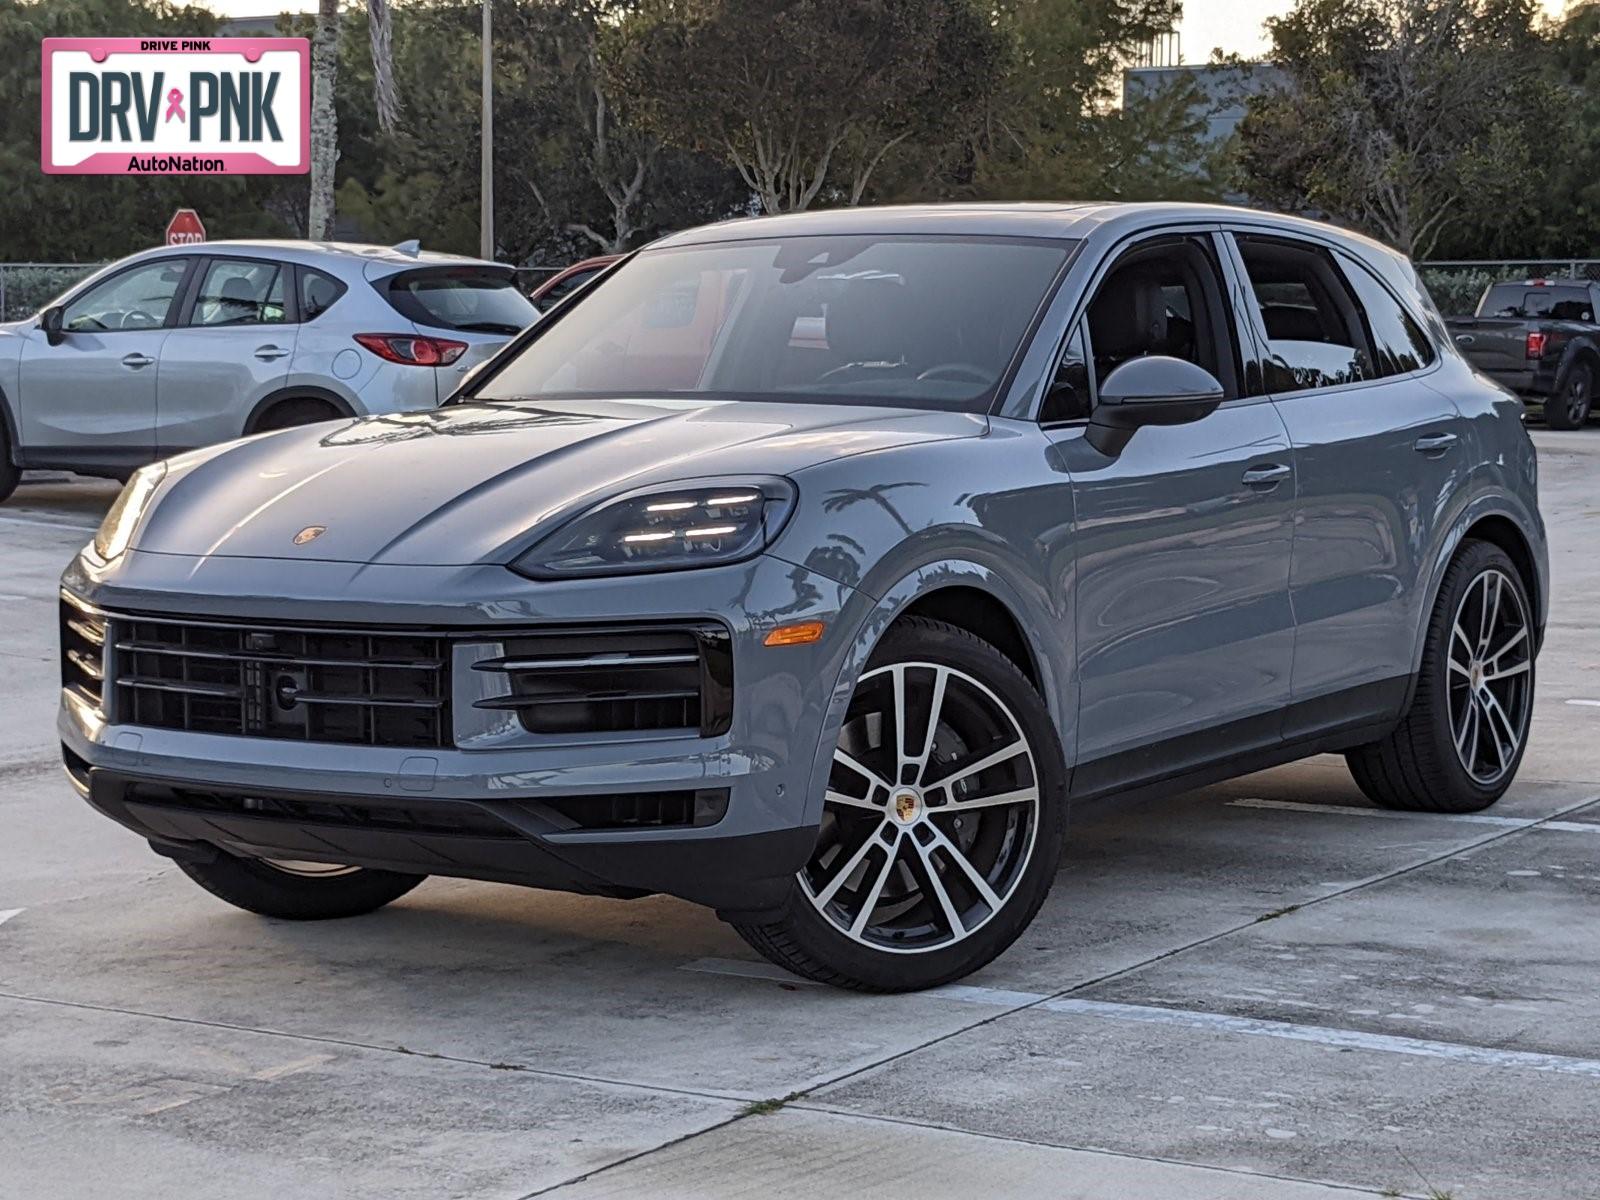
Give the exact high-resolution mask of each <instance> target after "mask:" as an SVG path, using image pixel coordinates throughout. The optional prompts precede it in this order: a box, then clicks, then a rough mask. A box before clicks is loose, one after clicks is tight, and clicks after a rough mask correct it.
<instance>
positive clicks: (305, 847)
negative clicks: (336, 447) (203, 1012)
mask: <svg viewBox="0 0 1600 1200" xmlns="http://www.w3.org/2000/svg"><path fill="white" fill-rule="evenodd" d="M63 587H64V590H65V591H66V592H67V593H68V594H69V595H71V596H73V597H76V598H77V599H79V600H81V601H82V602H84V603H86V604H88V605H91V606H94V607H95V608H98V609H102V610H106V611H109V612H111V613H112V614H139V615H141V616H172V617H178V616H182V617H200V618H211V619H217V618H227V619H229V620H250V621H260V622H303V623H309V622H338V623H343V624H356V623H360V624H364V625H372V626H375V627H378V626H398V627H407V626H410V627H415V626H422V625H426V626H429V627H438V628H445V629H452V628H454V629H458V630H470V631H471V632H472V635H473V636H474V637H476V636H478V635H479V634H480V633H481V634H482V635H483V636H493V634H494V632H495V631H496V630H497V629H499V628H504V629H506V630H511V629H516V630H526V629H529V628H540V629H547V628H549V629H559V628H561V627H562V626H563V625H566V624H577V623H586V624H593V623H595V622H597V621H606V622H618V623H620V622H626V621H641V620H655V621H659V620H661V619H663V618H671V619H674V620H676V619H680V618H681V619H683V620H704V619H710V620H715V621H719V622H721V623H723V624H725V625H726V626H727V627H728V629H729V630H730V632H731V634H732V658H733V679H734V697H735V700H734V709H733V719H732V722H731V726H730V727H729V728H728V729H727V731H726V732H725V733H722V734H720V735H718V736H712V737H705V736H698V735H695V734H692V733H691V734H689V735H673V736H668V735H663V734H659V733H656V734H650V735H644V736H637V737H627V736H622V735H618V734H612V735H607V736H595V735H573V736H571V737H563V736H561V735H545V736H541V737H521V736H518V737H511V738H509V739H507V738H498V739H497V738H476V739H474V738H468V739H466V742H467V744H468V745H469V746H471V747H472V748H462V746H461V744H459V743H458V742H457V740H456V739H451V744H449V745H445V746H440V747H438V748H433V747H427V748H418V747H395V746H383V745H352V744H332V743H324V742H314V741H300V740H284V739H281V738H271V737H251V736H239V735H236V734H222V733H203V732H195V731H192V730H188V729H172V728H159V727H155V726H151V725H138V724H133V723H131V722H125V721H119V720H118V717H117V711H116V710H117V704H116V702H114V701H113V702H112V703H111V704H110V705H109V711H108V709H107V708H106V707H102V706H101V705H99V704H96V703H95V702H93V701H92V699H90V698H86V697H85V696H83V695H81V694H79V693H78V692H77V691H75V690H72V689H66V690H64V691H63V693H62V706H61V711H60V717H59V721H58V728H59V732H60V735H61V740H62V744H63V755H64V758H65V760H66V765H67V769H68V774H69V776H71V777H72V779H73V782H74V784H75V785H76V786H77V788H78V789H79V791H80V793H82V794H83V795H84V796H85V798H86V799H88V800H89V802H90V803H91V804H92V805H93V806H94V807H95V808H97V809H99V810H100V811H101V812H103V813H105V814H106V815H107V816H110V817H112V818H113V819H114V820H117V821H119V822H120V823H122V824H123V825H125V826H127V827H128V828H129V829H132V830H133V831H135V832H136V833H139V834H140V835H141V836H143V837H146V838H148V839H150V841H151V842H152V844H153V845H154V846H155V847H156V848H157V849H159V850H161V851H162V852H163V853H168V854H170V855H173V856H175V857H183V856H186V855H187V856H194V855H202V856H203V855H207V854H213V853H215V852H216V851H217V850H218V849H220V850H223V851H226V852H228V853H233V854H238V855H242V856H246V857H259V858H277V859H294V860H310V861H320V862H337V863H348V864H351V865H356V866H367V867H375V868H383V869H389V870H397V871H407V872H415V873H422V874H440V875H456V876H461V877H466V878H475V879H487V880H497V881H502V882H508V883H518V884H526V885H531V886H537V887H549V888H558V889H562V890H568V891H578V892H593V893H600V894H607V895H639V894H645V893H651V892H664V893H667V894H671V895H675V896H680V897H682V898H684V899H687V900H691V901H694V902H696V903H701V904H706V905H709V906H711V907H713V908H716V909H718V910H719V911H722V912H724V913H752V912H767V911H771V910H773V909H775V908H777V907H779V906H781V904H782V903H783V901H784V898H785V897H786V896H787V894H788V892H789V889H790V886H791V882H792V880H793V877H794V873H795V872H796V871H798V870H799V869H800V867H801V866H803V865H804V862H805V860H806V857H807V855H808V854H809V852H810V848H811V846H812V844H813V842H814V840H815V836H816V827H817V822H818V820H819V818H820V808H821V791H822V789H823V787H824V786H825V783H826V771H827V768H826V763H827V756H826V755H824V754H822V753H821V751H820V748H821V747H822V746H825V745H826V746H831V745H832V738H833V737H834V736H836V734H837V730H831V729H828V728H827V727H826V726H827V725H828V721H829V713H830V711H833V710H834V709H835V708H836V705H835V704H834V699H835V692H836V689H837V688H838V686H839V679H840V675H841V670H842V664H843V661H844V658H845V656H846V654H847V652H848V650H849V648H850V644H851V642H852V640H853V639H852V631H853V630H854V629H855V628H856V627H857V626H858V625H859V624H860V621H861V619H862V617H863V616H864V613H865V610H866V608H867V605H868V601H867V598H866V597H865V596H864V595H863V594H860V593H855V592H853V591H851V590H850V589H848V588H845V587H843V586H842V585H839V584H837V583H833V582H832V581H829V580H826V579H824V578H822V577H820V576H816V575H814V574H813V573H811V572H809V571H806V570H804V569H803V568H798V567H795V566H793V565H791V564H789V563H787V562H783V561H781V560H777V559H772V558H769V557H761V558H758V559H755V560H753V561H751V562H748V563H742V564H737V565H734V566H731V567H727V568H719V569H715V570H709V571H700V572H684V573H681V574H677V575H671V576H665V575H664V576H654V577H638V578H632V579H609V580H605V581H585V582H582V583H579V582H573V583H561V584H542V583H534V582H532V581H529V580H525V579H522V578H521V577H519V576H516V575H514V574H512V573H511V572H509V571H506V570H505V569H504V568H502V567H494V566H478V567H470V568H455V567H412V568H371V567H368V568H362V567H360V566H357V565H353V564H342V563H330V562H295V563H292V564H289V563H285V562H283V561H282V560H241V559H234V560H229V561H226V562H218V561H216V560H201V559H182V558H178V557H177V556H169V555H149V554H140V553H139V552H136V551H135V552H130V553H129V554H128V555H126V556H125V559H124V561H123V562H121V563H119V564H117V565H116V566H114V567H112V568H99V567H97V566H96V565H95V564H93V563H92V562H89V561H87V560H85V559H82V558H80V559H79V560H78V561H77V562H76V563H75V564H74V565H73V566H72V567H71V568H69V570H68V572H67V574H66V576H65V578H64V580H63ZM286 592H287V593H288V594H285V593H286ZM804 620H818V621H822V622H824V626H825V630H826V632H825V634H824V636H823V638H822V639H821V640H820V641H818V642H816V643H814V644H811V645H806V646H785V647H781V648H771V647H767V646H765V645H764V644H763V638H764V636H765V633H766V631H768V630H769V629H771V628H772V627H774V626H776V625H779V624H788V623H791V622H795V621H804ZM111 667H112V663H111V660H110V658H109V657H108V660H107V668H108V672H107V673H108V678H107V682H106V687H107V688H108V689H114V688H115V672H114V670H112V669H111ZM458 729H459V726H458ZM607 812H622V813H625V814H629V817H628V819H627V821H626V823H624V824H622V825H616V826H611V827H607V826H606V824H605V818H604V817H603V816H601V817H600V818H598V821H599V824H598V825H597V824H596V818H595V817H594V816H593V814H594V813H601V814H604V813H607ZM641 812H643V813H644V814H645V815H646V820H645V823H640V820H639V815H640V813H641ZM662 813H666V814H668V815H669V816H673V815H675V817H676V819H675V821H673V822H671V823H661V822H660V821H659V820H658V821H657V823H655V824H649V823H648V821H649V816H650V814H655V815H656V816H657V817H659V816H660V815H661V814H662ZM574 815H576V816H577V820H573V819H572V818H573V816H574Z"/></svg>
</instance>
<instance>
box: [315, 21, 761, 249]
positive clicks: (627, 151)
mask: <svg viewBox="0 0 1600 1200" xmlns="http://www.w3.org/2000/svg"><path fill="white" fill-rule="evenodd" d="M624 7H625V6H624V5H623V4H621V3H617V2H615V0H496V4H495V10H494V11H495V27H496V39H495V110H496V114H497V119H496V122H495V201H496V212H495V229H496V240H497V241H498V243H499V247H500V253H501V255H502V256H503V257H506V258H509V259H511V260H512V261H515V262H530V261H531V262H539V263H555V262H565V261H567V260H570V259H573V258H577V257H581V256H584V255H589V254H595V253H597V252H600V251H607V252H614V251H617V250H623V249H628V248H631V247H632V246H636V245H638V244H639V243H640V242H641V241H644V240H647V239H648V238H650V237H653V236H656V235H657V234H659V233H661V232H664V231H666V230H670V229H677V228H682V227H684V226H687V225H694V224H699V223H701V222H703V221H707V220H713V219H716V218H718V217H722V216H727V215H729V214H730V213H732V212H734V211H736V210H737V209H738V208H739V207H740V205H741V204H744V205H747V204H748V200H749V193H748V192H747V191H745V190H743V189H742V187H741V186H740V183H739V179H738V176H737V175H736V174H735V173H734V172H733V171H732V170H731V169H730V168H727V167H725V166H723V165H721V164H719V163H717V162H716V161H715V160H713V159H711V158H710V157H709V156H707V155H702V154H695V153H692V152H685V151H681V150H678V149H675V148H672V147H663V146H662V145H661V144H660V142H659V140H658V139H656V138H654V137H653V136H652V135H647V134H640V133H638V132H636V131H635V130H634V129H633V128H632V127H631V126H630V125H629V124H627V122H626V121H625V116H626V106H625V104H624V103H623V102H622V101H621V100H619V99H618V98H617V97H615V96H614V95H613V94H612V93H611V92H610V91H609V90H607V88H606V87H605V81H604V80H603V78H602V77H601V76H600V75H599V74H598V73H597V72H596V71H595V69H594V57H593V47H594V38H595V31H596V28H597V27H598V26H599V25H600V24H601V23H602V22H603V21H610V20H615V19H620V18H621V15H622V13H623V11H624ZM480 11H481V10H480V9H479V6H478V0H440V2H436V3H433V4H428V5H420V4H417V5H407V6H405V7H401V8H398V9H397V10H396V13H395V19H396V36H395V73H396V82H397V86H398V88H399V90H400V91H401V93H402V94H404V95H406V96H411V97H416V98H417V100H416V102H415V103H413V104H411V105H410V106H409V108H408V110H407V116H406V120H405V121H404V122H403V123H402V125H401V126H400V127H399V128H398V129H397V130H396V131H395V132H394V133H393V134H392V135H387V134H384V133H383V132H382V130H381V129H380V128H379V126H378V123H377V119H376V114H375V112H374V111H373V106H372V87H371V83H372V80H371V74H370V72H371V66H370V56H369V55H368V54H367V51H366V48H365V47H366V42H365V38H364V30H363V28H362V21H361V18H360V17H359V16H355V17H353V18H352V19H350V20H347V21H346V22H345V33H344V38H345V41H344V54H345V62H344V65H343V67H342V68H341V71H340V76H339V87H338V91H337V97H338V105H339V120H340V128H341V130H342V131H343V134H342V142H343V146H342V149H341V158H340V184H339V212H340V216H341V219H342V220H343V221H345V222H347V223H348V225H350V226H353V227H354V228H355V229H356V230H359V231H360V234H361V236H364V237H369V238H372V239H374V240H379V241H399V240H401V239H403V238H410V237H419V238H421V239H422V241H423V244H424V245H426V246H429V247H430V248H433V249H440V250H453V251H456V252H459V253H467V254H471V253H476V251H477V244H478V243H477V239H478V215H477V213H478V209H477V203H478V135H479V108H478V88H479V74H478V72H479V41H478V21H479V13H480Z"/></svg>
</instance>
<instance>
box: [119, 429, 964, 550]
mask: <svg viewBox="0 0 1600 1200" xmlns="http://www.w3.org/2000/svg"><path fill="white" fill-rule="evenodd" d="M986 429H987V421H986V420H985V419H984V418H983V417H979V416H971V415H967V414H960V413H939V412H923V411H916V410H909V409H894V408H862V407H855V406H845V405H820V404H772V403H764V402H763V403H756V402H734V403H730V402H711V403H707V402H703V401H679V400H636V401H631V400H630V401H624V400H604V401H564V402H555V401H543V402H540V403H539V404H538V405H534V404H531V403H521V404H491V403H485V404H463V405H451V406H448V407H445V408H441V409H436V410H433V411H430V412H419V413H402V414H397V415H393V416H379V417H366V418H362V419H358V420H354V421H341V422H338V423H328V424H322V425H312V426H306V427H303V428H299V429H287V430H282V431H280V432H277V433H270V434H263V435H260V436H258V437H253V438H246V439H245V440H243V441H239V442H232V443H228V444H226V445H223V446H220V447H210V448H208V449H206V450H199V451H195V452H193V453H190V454H185V455H180V456H179V457H177V458H174V459H172V460H171V461H170V463H169V469H168V473H167V477H166V479H165V481H164V482H163V483H162V485H161V487H160V489H159V490H158V492H157V494H156V496H155V498H154V501H153V502H152V504H151V506H150V509H149V511H148V513H147V515H146V517H145V519H144V521H143V524H142V527H141V528H140V529H139V531H138V532H137V534H136V537H135V540H134V547H135V549H136V550H138V551H139V552H141V553H157V554H182V555H198V556H223V557H249V558H302V559H322V560H327V561H336V562H359V563H401V564H415V565H423V564H428V565H457V564H467V563H479V562H509V561H510V560H511V559H512V558H514V557H515V556H516V554H518V553H520V552H521V550H522V549H523V548H525V547H526V546H528V545H529V544H531V542H532V541H533V540H534V538H535V537H537V536H542V535H543V534H544V533H545V532H547V531H548V530H549V529H551V528H554V527H555V526H556V525H558V524H560V523H561V522H562V521H564V520H566V519H568V518H569V517H571V516H572V515H574V514H576V513H577V512H580V511H582V510H584V509H587V508H588V507H590V506H592V505H594V504H596V503H599V502H600V501H602V500H604V499H607V498H609V497H611V496H613V495H616V494H617V493H620V492H623V491H627V490H631V489H633V488H636V487H642V486H646V485H649V484H655V483H671V482H674V481H677V480H684V479H697V478H707V477H711V476H717V475H732V474H737V475H784V474H789V473H792V472H795V471H799V470H802V469H803V468H805V467H807V466H809V465H812V464H814V463H816V462H820V461H822V460H824V459H829V458H838V457H841V456H846V455H852V454H862V453H867V452H869V451H873V450H881V449H887V448H891V447H894V446H898V445H905V444H908V443H915V442H925V441H929V440H938V439H945V438H954V437H973V436H977V435H979V434H981V433H983V432H984V431H985V430H986ZM313 526H321V527H323V531H322V532H321V533H319V534H317V535H316V536H315V537H313V538H311V539H310V540H305V541H303V542H302V544H300V545H296V544H295V539H296V536H297V535H299V534H300V533H301V532H302V531H305V530H308V529H310V528H311V527H313Z"/></svg>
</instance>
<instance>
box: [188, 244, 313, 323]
mask: <svg viewBox="0 0 1600 1200" xmlns="http://www.w3.org/2000/svg"><path fill="white" fill-rule="evenodd" d="M284 293H285V286H284V279H283V267H282V266H281V265H279V264H278V263H270V262H259V261H251V260H246V259H232V258H218V259H213V260H212V262H211V263H210V265H209V266H207V267H206V277H205V279H204V280H203V281H202V282H201V284H200V294H199V295H198V296H196V297H195V302H194V312H193V313H192V314H191V315H190V317H189V324H191V325H281V324H282V323H283V322H284V321H286V320H288V312H287V309H286V308H285V306H284Z"/></svg>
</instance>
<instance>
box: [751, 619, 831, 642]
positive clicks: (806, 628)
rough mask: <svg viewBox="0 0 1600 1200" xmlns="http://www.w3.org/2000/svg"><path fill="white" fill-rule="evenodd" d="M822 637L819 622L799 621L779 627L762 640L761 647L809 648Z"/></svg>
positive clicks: (820, 623)
mask: <svg viewBox="0 0 1600 1200" xmlns="http://www.w3.org/2000/svg"><path fill="white" fill-rule="evenodd" d="M821 637H822V622H821V621H801V622H799V623H798V624H795V625H779V626H778V627H777V628H776V629H774V630H773V631H772V632H771V633H769V634H767V636H766V637H765V638H763V639H762V642H761V644H762V645H763V646H809V645H810V644H811V643H812V642H815V641H818V640H820V639H821Z"/></svg>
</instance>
